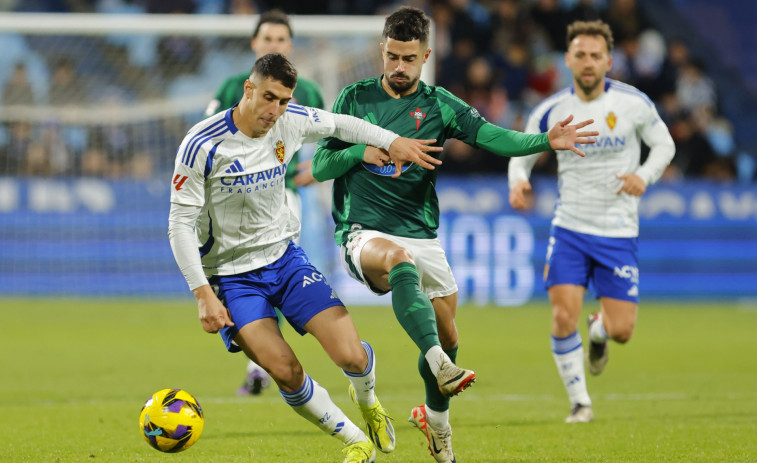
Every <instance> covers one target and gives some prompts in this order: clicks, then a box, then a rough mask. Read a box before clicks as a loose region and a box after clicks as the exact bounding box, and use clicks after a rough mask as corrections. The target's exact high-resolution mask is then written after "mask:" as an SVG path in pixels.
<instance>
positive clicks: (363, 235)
mask: <svg viewBox="0 0 757 463" xmlns="http://www.w3.org/2000/svg"><path fill="white" fill-rule="evenodd" d="M428 38H429V19H428V17H426V15H425V14H424V13H423V12H422V11H421V10H419V9H416V8H412V7H401V8H399V9H398V10H396V11H395V12H394V13H392V14H391V15H389V17H387V19H386V23H385V25H384V31H383V35H382V39H383V43H382V44H381V51H382V57H383V62H384V74H383V75H382V76H380V77H375V78H370V79H365V80H361V81H359V82H356V83H354V84H352V85H350V86H348V87H346V88H344V89H343V90H342V92H341V93H340V95H339V97H338V98H337V100H336V102H335V103H334V108H333V112H334V113H343V114H351V115H353V116H357V117H361V118H363V119H366V120H368V121H370V122H373V123H374V124H378V125H380V126H382V127H384V128H388V129H390V130H393V131H395V132H397V133H399V134H401V135H402V136H406V137H413V138H421V139H424V138H425V139H436V140H437V144H438V145H442V144H444V141H445V140H446V139H448V138H457V139H458V140H461V141H463V142H465V143H468V144H470V145H473V146H477V147H481V148H485V149H487V150H489V151H492V152H493V153H495V154H498V155H500V156H524V155H527V154H531V153H537V152H541V151H542V150H544V149H549V148H550V147H551V148H553V149H554V148H556V147H559V149H566V150H571V151H573V152H575V153H576V154H578V155H581V156H583V153H582V152H581V151H579V150H578V149H577V148H576V147H575V145H576V143H592V142H593V140H591V139H587V138H586V137H591V136H595V135H597V132H588V131H587V132H578V130H579V129H581V128H583V127H585V126H587V125H589V124H591V123H592V122H593V121H591V120H589V121H584V122H581V123H578V124H575V125H568V124H570V121H571V120H572V117H568V118H567V119H565V120H563V121H561V122H559V123H557V124H555V126H554V127H552V129H550V130H549V132H548V133H542V134H538V135H528V134H524V133H520V132H514V131H510V130H506V129H503V128H501V127H497V126H495V125H493V124H490V123H488V122H487V121H486V120H484V119H483V118H482V117H481V116H480V115H479V114H478V112H477V111H476V110H475V109H474V108H472V107H470V106H469V105H468V104H466V103H465V102H463V101H462V100H460V99H458V98H457V97H455V96H454V95H452V94H451V93H449V92H448V91H447V90H445V89H443V88H441V87H433V86H429V85H426V84H425V83H424V82H423V81H421V80H420V74H421V69H422V67H423V64H424V63H425V62H426V60H427V59H428V57H429V54H430V53H431V49H430V48H428ZM381 155H383V156H384V157H383V159H384V160H385V161H386V165H385V166H384V167H377V166H373V165H371V164H370V163H369V162H363V161H364V160H366V161H367V160H369V159H375V158H376V157H379V156H381ZM404 164H405V163H403V162H399V161H398V162H397V163H396V164H395V165H391V160H390V158H389V157H388V156H387V155H386V154H385V153H381V152H380V150H378V149H377V148H374V147H370V146H365V145H349V144H347V143H343V142H341V141H339V140H336V139H333V138H329V139H324V140H322V141H321V142H320V146H319V147H318V149H317V150H316V153H315V157H314V159H313V165H312V169H313V174H314V176H315V178H316V180H319V181H323V180H326V179H329V178H334V179H335V180H334V186H333V196H334V197H333V210H332V215H333V218H334V221H335V222H336V241H337V244H339V245H340V246H341V247H342V255H343V257H344V264H345V267H346V268H347V270H348V272H349V273H350V275H351V276H352V277H353V278H355V279H357V280H358V281H361V282H363V283H364V284H365V285H366V286H368V287H369V288H370V289H371V290H372V291H373V292H374V293H377V294H385V293H387V292H389V291H391V292H392V306H393V308H394V312H395V315H396V316H397V319H398V320H399V322H400V324H401V325H402V327H403V328H404V329H405V331H406V332H407V333H408V334H409V335H410V337H411V338H412V339H413V341H414V342H415V344H416V345H417V346H418V348H419V349H420V351H421V355H420V357H419V360H418V368H419V371H420V373H421V376H422V378H423V380H424V383H425V385H426V404H425V405H420V406H418V407H415V408H413V410H412V411H411V416H410V421H411V422H412V423H413V424H415V425H416V426H417V427H418V428H419V429H420V430H421V431H422V432H423V433H424V434H425V436H426V438H427V439H428V444H429V450H430V451H431V455H432V456H433V457H434V458H435V459H436V460H437V461H438V462H454V461H455V456H454V453H453V451H452V440H451V436H452V429H451V427H450V425H449V397H450V396H451V395H454V394H456V393H458V392H460V391H461V390H462V389H464V388H465V387H467V386H468V385H470V383H471V382H472V381H473V380H474V379H475V374H474V373H473V372H472V371H471V370H463V369H459V368H457V367H455V366H454V362H455V359H456V357H457V350H458V333H457V329H456V327H455V321H454V319H455V314H456V311H457V284H456V283H455V279H454V276H453V275H452V270H451V269H450V267H449V264H448V263H447V258H446V255H445V253H444V250H443V249H442V248H441V245H440V243H439V241H438V239H437V238H436V230H437V228H438V226H439V203H438V199H437V196H436V192H435V188H434V186H435V184H436V171H435V170H434V169H428V170H427V169H422V168H420V166H418V165H414V164H409V165H404ZM400 174H401V175H400ZM392 177H395V178H392ZM449 365H452V367H454V369H455V370H454V371H455V375H454V376H447V375H446V374H445V372H446V370H447V369H448V367H449ZM448 382H451V383H450V384H446V383H448ZM450 385H451V386H453V387H452V388H450V387H449V386H450Z"/></svg>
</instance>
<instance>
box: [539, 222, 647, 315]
mask: <svg viewBox="0 0 757 463" xmlns="http://www.w3.org/2000/svg"><path fill="white" fill-rule="evenodd" d="M638 250H639V238H607V237H604V236H596V235H587V234H584V233H578V232H574V231H571V230H566V229H565V228H560V227H552V230H551V233H550V237H549V247H548V248H547V264H546V267H545V268H544V282H545V283H546V287H547V288H548V289H549V288H550V287H552V286H555V285H563V284H569V285H579V286H583V287H585V288H589V287H591V289H593V291H594V294H595V295H596V297H598V298H599V297H610V298H613V299H621V300H624V301H631V302H634V303H637V304H638V302H639V256H638V254H639V253H638ZM590 285H591V286H590Z"/></svg>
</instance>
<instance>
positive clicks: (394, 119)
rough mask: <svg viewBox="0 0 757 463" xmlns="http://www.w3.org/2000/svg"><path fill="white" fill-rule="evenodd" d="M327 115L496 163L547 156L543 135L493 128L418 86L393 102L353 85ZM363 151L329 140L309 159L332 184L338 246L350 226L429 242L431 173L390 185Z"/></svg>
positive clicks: (368, 84)
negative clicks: (470, 149)
mask: <svg viewBox="0 0 757 463" xmlns="http://www.w3.org/2000/svg"><path fill="white" fill-rule="evenodd" d="M333 112H334V113H339V114H350V115H352V116H356V117H359V118H362V119H365V120H367V121H369V122H372V123H374V124H377V125H379V126H381V127H383V128H385V129H388V130H391V131H393V132H395V133H397V134H399V135H400V136H403V137H408V138H417V139H436V145H437V146H442V145H443V144H444V142H445V141H446V140H447V139H449V138H456V139H458V140H460V141H463V142H465V143H467V144H469V145H471V146H475V147H481V148H484V149H487V150H489V151H492V152H494V153H496V154H499V155H502V156H525V155H528V154H533V153H538V152H541V151H546V150H548V149H549V141H548V140H547V135H546V134H538V135H529V134H524V133H520V132H514V131H511V130H506V129H503V128H500V127H497V126H495V125H492V124H490V123H488V122H487V121H486V120H485V119H484V118H483V117H481V115H479V113H478V111H476V110H475V109H474V108H472V107H471V106H469V105H468V104H467V103H465V102H464V101H462V100H460V99H459V98H457V97H456V96H454V95H452V94H451V93H450V92H449V91H447V90H445V89H444V88H442V87H434V86H430V85H426V84H425V83H424V82H422V81H420V82H419V83H418V89H417V91H415V92H414V93H412V94H410V95H406V96H404V97H402V98H398V99H395V98H392V97H391V96H390V95H389V94H388V93H386V91H385V90H384V88H383V87H382V86H381V77H374V78H371V79H365V80H361V81H358V82H356V83H354V84H352V85H350V86H348V87H345V88H344V89H343V90H342V92H341V93H340V94H339V97H338V98H337V99H336V102H335V103H334V109H333ZM364 150H365V145H350V144H349V143H345V142H343V141H341V140H338V139H336V138H333V137H331V138H326V139H323V140H321V141H320V142H319V146H318V148H317V150H316V153H315V156H314V158H313V165H312V170H313V175H314V176H315V178H316V179H317V180H319V181H323V180H326V179H328V178H333V179H334V185H333V203H332V216H333V218H334V222H335V223H336V234H335V238H336V242H337V244H340V245H341V244H344V243H345V242H346V240H347V233H348V232H349V230H350V228H352V227H353V226H359V227H361V228H363V229H368V230H377V231H380V232H383V233H387V234H390V235H395V236H403V237H409V238H426V239H428V238H435V237H436V230H437V228H438V227H439V200H438V198H437V196H436V188H435V187H436V176H437V171H436V170H426V169H424V168H422V167H420V166H418V165H416V164H411V165H409V166H406V167H405V168H404V170H403V172H402V175H400V176H399V177H398V178H392V177H391V175H392V174H393V173H394V169H395V168H394V166H386V167H377V166H374V165H371V164H367V163H364V162H362V160H363V152H364ZM430 154H432V155H434V156H439V155H440V154H441V153H430ZM441 167H443V166H441Z"/></svg>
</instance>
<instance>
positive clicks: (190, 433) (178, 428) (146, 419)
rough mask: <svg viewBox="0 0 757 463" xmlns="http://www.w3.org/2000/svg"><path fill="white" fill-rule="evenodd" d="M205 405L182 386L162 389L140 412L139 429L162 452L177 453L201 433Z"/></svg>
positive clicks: (148, 441)
mask: <svg viewBox="0 0 757 463" xmlns="http://www.w3.org/2000/svg"><path fill="white" fill-rule="evenodd" d="M204 424H205V418H204V416H203V413H202V407H200V404H199V403H198V402H197V400H196V399H195V398H194V397H192V395H191V394H190V393H188V392H187V391H185V390H183V389H161V390H160V391H158V392H156V393H155V394H153V395H152V397H150V398H149V399H148V400H147V402H145V405H144V406H143V407H142V412H141V413H140V414H139V431H140V432H141V433H142V437H144V438H145V440H146V441H147V443H148V444H150V445H151V446H153V447H154V448H156V449H158V450H160V451H161V452H167V453H176V452H181V451H183V450H186V449H188V448H189V447H191V446H192V445H193V444H194V443H195V442H197V439H199V438H200V434H202V427H203V426H204Z"/></svg>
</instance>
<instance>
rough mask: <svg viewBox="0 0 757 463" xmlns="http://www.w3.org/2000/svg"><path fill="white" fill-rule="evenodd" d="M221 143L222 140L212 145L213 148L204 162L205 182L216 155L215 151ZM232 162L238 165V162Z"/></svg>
mask: <svg viewBox="0 0 757 463" xmlns="http://www.w3.org/2000/svg"><path fill="white" fill-rule="evenodd" d="M221 143H223V140H221V141H219V142H218V143H216V144H215V145H213V148H212V149H211V150H210V152H209V153H208V159H206V160H205V172H204V176H205V180H207V179H208V175H210V171H211V169H213V158H214V157H215V155H216V150H217V149H218V145H220V144H221ZM234 162H235V163H238V162H239V161H238V160H236V161H234Z"/></svg>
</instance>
